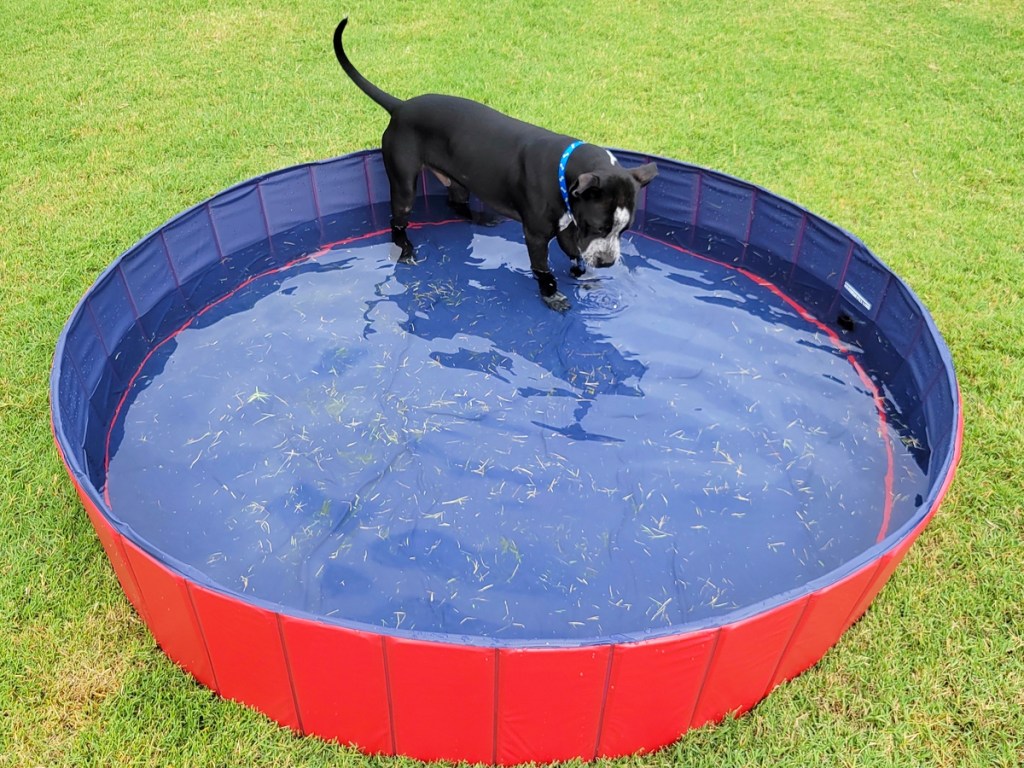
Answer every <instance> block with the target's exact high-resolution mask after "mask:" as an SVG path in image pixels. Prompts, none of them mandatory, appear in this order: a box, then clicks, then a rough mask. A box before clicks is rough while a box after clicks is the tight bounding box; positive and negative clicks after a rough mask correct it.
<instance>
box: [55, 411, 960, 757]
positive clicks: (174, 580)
mask: <svg viewBox="0 0 1024 768" xmlns="http://www.w3.org/2000/svg"><path fill="white" fill-rule="evenodd" d="M962 429H963V426H962V418H961V421H960V423H959V425H958V428H957V436H956V443H955V445H956V454H955V458H954V466H955V464H956V461H957V460H958V459H959V453H960V444H961V435H962ZM69 474H71V477H72V480H73V481H74V482H75V487H76V488H77V490H78V493H79V497H80V498H81V500H82V503H83V504H84V505H85V508H86V511H87V512H88V515H89V519H90V521H91V522H92V524H93V527H94V528H95V530H96V533H97V535H98V537H99V539H100V542H101V543H102V545H103V548H104V550H105V551H106V553H107V557H108V558H109V560H110V563H111V565H112V566H113V568H114V572H115V573H116V574H117V578H118V580H119V581H120V583H121V586H122V588H123V589H124V593H125V595H126V596H127V597H128V599H129V601H130V602H131V603H132V605H133V606H134V607H135V609H136V610H137V611H138V613H139V615H140V616H141V617H142V618H143V620H144V621H145V622H146V624H147V625H148V626H149V628H150V631H151V632H152V633H153V636H154V638H155V639H156V641H157V643H158V644H159V645H160V647H161V648H162V649H163V650H164V652H165V653H166V654H167V656H168V657H170V658H171V659H172V660H173V661H175V662H176V663H177V664H179V665H180V666H181V667H183V668H184V669H185V670H187V671H188V672H189V673H190V674H192V675H193V676H194V677H195V678H196V679H197V680H198V681H199V682H201V683H202V684H203V685H206V686H208V687H209V688H211V689H213V690H214V691H216V692H217V693H218V694H220V695H221V696H223V697H225V698H228V699H232V700H235V701H239V702H241V703H243V704H246V705H248V706H251V707H254V708H256V709H257V710H259V711H261V712H263V713H264V714H266V715H267V716H269V717H270V718H272V719H273V720H275V721H277V722H278V723H280V724H282V725H285V726H287V727H289V728H292V729H294V730H296V731H299V732H302V733H306V734H313V735H316V736H319V737H321V738H324V739H329V740H336V741H338V742H341V743H343V744H351V745H354V746H356V747H358V748H359V749H360V750H362V751H364V752H369V753H380V754H387V755H395V754H397V755H407V756H411V757H416V758H419V759H421V760H433V759H447V760H465V761H468V762H474V763H496V764H502V765H511V764H516V763H522V762H528V761H532V762H550V761H556V760H569V759H573V758H582V759H584V760H590V759H594V758H596V757H615V756H620V755H627V754H632V753H635V752H641V751H651V750H653V749H657V748H658V747H661V746H664V745H666V744H669V743H671V742H673V741H675V740H676V739H677V738H678V737H679V736H680V735H682V734H683V733H684V732H686V731H687V730H689V729H691V728H697V727H700V726H702V725H705V724H708V723H714V722H718V721H720V720H721V719H722V718H724V717H725V716H727V715H729V714H741V713H743V712H746V711H747V710H749V709H750V708H751V707H753V706H754V705H755V704H757V703H758V702H759V701H760V700H761V699H763V698H764V697H765V696H767V695H768V693H770V692H771V691H772V689H774V688H775V687H776V686H777V685H779V684H780V683H782V682H784V681H786V680H788V679H790V678H792V677H794V676H796V675H798V674H799V673H800V672H802V671H804V670H805V669H807V668H808V667H810V666H812V665H813V664H815V663H816V662H817V661H818V660H819V659H820V658H821V657H822V655H823V654H824V653H825V652H826V651H827V650H828V649H829V648H830V647H831V646H832V645H834V644H835V642H836V641H837V640H838V639H839V637H840V636H841V635H842V633H843V632H845V631H846V630H847V629H848V628H849V627H850V625H851V624H853V623H854V622H855V621H856V620H857V619H859V618H860V617H861V615H862V614H863V613H864V611H865V610H867V607H868V605H869V604H870V603H871V601H872V599H874V597H875V595H876V594H877V593H878V592H879V590H881V588H882V587H883V586H884V585H885V583H886V581H888V579H889V577H890V576H891V575H892V573H893V571H894V570H895V569H896V566H897V565H898V564H899V563H900V561H901V560H902V559H903V556H904V555H905V554H906V552H907V550H908V549H909V548H910V545H911V543H912V542H913V541H914V539H916V538H917V536H918V534H919V533H920V532H921V530H923V529H924V527H925V526H926V525H927V524H928V522H929V521H930V519H931V517H932V516H933V515H934V514H935V510H936V509H937V508H938V504H936V506H935V508H933V510H932V512H931V514H929V516H928V517H926V518H925V519H924V520H922V521H921V523H920V524H918V526H917V527H916V528H915V529H914V530H913V531H912V532H911V533H910V534H909V535H907V536H906V537H904V538H903V539H902V540H901V541H900V543H899V544H898V545H897V546H896V547H895V548H893V549H892V550H890V551H889V552H887V553H886V554H884V555H883V556H882V557H881V558H879V559H878V560H876V561H873V562H871V563H869V564H868V565H866V566H864V567H862V568H861V569H860V570H857V571H855V572H854V573H852V574H850V575H849V576H847V577H846V578H844V579H842V580H841V581H839V582H837V583H835V584H833V585H831V586H828V587H826V588H824V589H821V590H818V591H816V592H813V593H811V594H808V595H805V596H802V597H800V598H798V599H796V600H793V601H791V602H789V603H785V604H783V605H781V606H778V607H776V608H774V609H772V610H769V611H767V612H765V613H762V614H759V615H757V616H754V617H752V618H749V619H746V620H743V621H737V622H735V623H731V624H726V625H724V626H721V627H717V628H714V629H706V630H701V631H696V632H690V633H684V634H679V635H676V636H671V637H664V638H658V639H653V640H646V641H640V642H629V643H613V644H603V645H591V646H578V647H572V648H550V647H536V648H530V647H528V648H505V647H498V648H490V647H481V646H470V645H457V644H451V643H441V642H424V641H419V640H410V639H404V638H399V637H395V636H390V635H382V634H377V633H374V632H369V631H357V630H353V629H348V628H344V627H340V626H336V625H332V624H327V623H321V622H315V621H309V620H305V619H300V618H296V617H293V616H287V615H284V614H280V613H277V612H274V611H270V610H266V609H262V608H259V607H256V606H254V605H251V604H249V603H245V602H243V601H241V600H238V599H236V598H234V597H231V596H229V595H226V594H223V593H219V592H215V591H212V590H210V589H207V588H204V587H201V586H199V585H197V584H194V583H192V582H190V581H189V580H187V579H185V578H184V577H182V576H181V575H179V574H176V573H174V572H173V571H172V570H170V569H169V568H167V567H166V566H164V565H162V564H161V563H159V562H157V561H156V560H155V559H154V558H153V557H151V556H150V555H148V554H146V553H145V552H143V551H142V550H141V549H139V548H138V547H136V546H135V545H134V544H132V543H131V542H130V541H129V540H128V539H127V538H126V537H124V536H122V535H121V534H120V533H119V532H118V531H117V530H116V529H115V528H114V527H113V526H112V525H111V524H110V523H109V522H108V521H107V519H106V518H105V517H104V516H103V515H102V514H101V513H100V512H99V510H98V509H97V507H96V504H95V503H94V502H93V500H92V499H91V498H90V496H89V495H88V494H87V493H86V492H85V491H84V489H83V488H82V487H81V486H80V485H79V483H78V481H77V479H76V478H75V477H74V475H73V474H72V473H71V472H70V470H69ZM951 479H952V471H950V472H949V474H948V476H947V479H946V481H945V484H944V486H943V488H942V491H941V494H940V496H939V501H941V499H942V497H943V496H944V495H945V492H946V490H947V488H948V485H949V482H950V480H951Z"/></svg>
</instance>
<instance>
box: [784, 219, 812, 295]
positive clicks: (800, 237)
mask: <svg viewBox="0 0 1024 768" xmlns="http://www.w3.org/2000/svg"><path fill="white" fill-rule="evenodd" d="M807 221H808V219H807V211H804V212H803V213H802V214H800V229H799V230H798V231H797V233H796V240H795V241H794V243H793V266H791V267H790V268H789V277H788V278H786V284H787V286H788V285H789V284H790V283H792V282H793V276H794V275H795V274H796V265H797V264H798V263H799V262H800V249H801V248H803V246H804V234H805V233H806V232H807Z"/></svg>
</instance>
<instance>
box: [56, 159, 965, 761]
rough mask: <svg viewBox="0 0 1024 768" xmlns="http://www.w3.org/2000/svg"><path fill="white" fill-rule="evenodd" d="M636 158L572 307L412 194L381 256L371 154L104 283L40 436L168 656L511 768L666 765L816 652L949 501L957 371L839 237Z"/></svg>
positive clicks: (374, 728)
mask: <svg viewBox="0 0 1024 768" xmlns="http://www.w3.org/2000/svg"><path fill="white" fill-rule="evenodd" d="M619 158H620V160H621V161H622V162H623V164H625V165H633V164H640V163H643V162H647V161H649V160H650V159H651V158H648V157H645V156H640V155H637V154H633V153H628V152H621V153H619ZM656 162H657V163H658V166H659V171H660V174H659V176H658V178H657V179H655V181H654V182H652V183H651V185H650V186H649V187H647V188H646V190H644V193H643V196H642V198H641V200H640V201H639V206H638V209H637V215H636V222H635V225H634V228H633V230H631V231H630V232H628V233H626V235H625V236H624V238H623V259H622V262H621V263H620V264H619V265H617V266H615V267H612V268H610V269H607V270H602V271H600V272H597V273H594V272H591V273H588V274H587V275H585V276H584V277H583V278H582V279H580V280H573V279H571V278H570V277H569V276H568V266H569V263H568V261H567V260H566V259H564V258H563V257H562V256H561V255H560V254H558V252H557V246H554V245H553V246H552V250H553V253H552V263H553V265H555V268H556V270H557V271H558V273H559V277H560V283H561V287H562V290H563V291H564V292H565V293H566V294H567V295H569V298H570V300H571V301H572V303H573V305H574V306H573V309H572V310H571V311H570V312H568V313H566V314H559V313H556V312H553V311H551V310H549V309H548V308H547V307H545V306H544V304H543V303H542V302H541V301H540V299H539V297H538V296H537V289H536V284H535V282H534V280H533V278H532V277H531V275H530V273H529V261H528V259H527V256H526V251H525V247H524V246H523V244H522V231H521V228H520V227H519V225H518V224H517V223H515V222H511V221H505V220H496V221H495V220H492V221H490V222H489V226H484V225H482V224H479V223H471V222H468V221H464V220H460V219H455V218H453V216H452V214H451V212H450V211H449V209H448V207H447V205H446V200H445V198H444V190H443V188H442V187H440V185H438V184H436V182H434V181H433V180H432V178H430V177H427V176H424V178H423V189H422V192H423V194H422V195H421V199H420V201H419V202H418V208H417V210H416V211H415V212H414V217H413V219H414V222H415V224H414V225H413V232H412V234H413V235H414V238H413V239H414V242H415V243H416V244H417V246H418V257H419V259H420V263H419V264H417V265H415V266H411V265H406V264H396V263H394V262H393V261H392V258H391V249H390V247H389V245H390V244H389V233H388V227H387V225H388V207H387V194H388V193H387V190H388V185H387V182H386V179H385V176H384V172H383V168H382V165H381V162H380V156H379V154H377V153H376V152H363V153H358V154H354V155H348V156H345V157H341V158H337V159H334V160H330V161H325V162H321V163H314V164H310V165H304V166H300V167H295V168H289V169H286V170H282V171H279V172H276V173H272V174H269V175H266V176H263V177H261V178H258V179H254V180H251V181H248V182H245V183H242V184H240V185H238V186H236V187H233V188H231V189H229V190H227V191H225V192H222V193H220V194H218V195H216V196H214V197H213V198H211V199H210V200H208V201H206V202H204V203H202V204H200V205H198V206H196V207H194V208H192V209H190V210H188V211H186V212H184V213H183V214H181V215H180V216H177V217H175V218H174V219H172V220H171V221H169V222H167V223H166V224H165V225H163V226H162V227H160V228H159V229H157V230H155V231H154V232H153V233H151V234H150V235H148V236H147V237H145V238H144V239H143V240H141V241H140V242H139V243H138V244H137V245H135V246H133V247H132V248H131V249H129V250H128V251H127V252H125V253H124V254H122V255H121V256H120V257H119V258H118V259H116V260H115V261H114V263H113V264H112V265H111V267H110V268H109V269H107V270H106V271H105V272H104V273H103V275H102V276H101V277H100V278H99V279H98V280H97V282H96V284H95V285H94V286H93V287H92V288H91V289H90V290H89V292H88V293H87V294H86V296H85V297H84V298H83V299H82V301H81V302H80V303H79V305H78V306H77V307H76V309H75V310H74V312H73V314H72V316H71V318H70V320H69V321H68V324H67V326H66V328H65V330H64V332H63V334H62V335H61V338H60V340H59V343H58V346H57V350H56V355H55V360H54V366H53V373H52V381H51V397H52V419H53V426H54V433H55V437H56V441H57V445H58V447H59V449H60V453H61V455H62V457H63V459H64V462H65V464H66V466H67V470H68V473H69V474H70V476H71V478H72V480H73V482H74V483H75V486H76V488H77V489H78V492H79V495H80V496H81V499H82V502H83V503H84V505H85V508H86V510H87V512H88V514H89V517H90V519H91V521H92V524H93V526H94V527H95V529H96V532H97V533H98V535H99V538H100V540H101V542H102V543H103V546H104V549H105V550H106V553H107V555H108V557H109V558H110V562H111V564H112V565H113V568H114V570H115V572H116V573H117V576H118V579H119V580H120V583H121V586H122V587H123V588H124V591H125V594H126V595H127V596H128V599H129V600H130V601H131V603H132V604H133V605H134V606H135V608H136V609H137V610H138V612H139V614H140V615H141V616H142V617H143V619H144V620H145V622H146V623H147V625H148V626H149V628H150V629H151V631H152V633H153V635H154V637H155V638H156V640H157V642H158V643H159V644H160V646H161V647H162V648H163V649H164V651H165V652H166V653H167V655H168V656H169V657H170V658H171V659H173V660H174V661H175V662H177V663H178V664H180V665H181V666H182V667H184V668H185V669H186V670H188V671H189V672H190V673H191V674H192V675H194V676H195V678H196V679H198V680H199V681H200V682H202V683H203V684H205V685H207V686H209V687H210V688H212V689H213V690H215V691H217V692H218V693H220V694H221V695H223V696H225V697H228V698H231V699H235V700H238V701H241V702H244V703H246V704H249V705H251V706H253V707H256V708H257V709H259V710H261V711H263V712H264V713H266V714H267V715H268V716H270V717H271V718H273V719H274V720H276V721H278V722H280V723H283V724H285V725H287V726H289V727H292V728H294V729H296V730H299V731H302V732H304V733H311V734H317V735H319V736H322V737H324V738H328V739H337V740H339V741H341V742H344V743H352V744H355V745H357V746H358V747H359V748H360V749H363V750H365V751H368V752H380V753H389V754H392V753H394V754H404V755H411V756H415V757H418V758H422V759H432V758H449V759H455V760H468V761H473V762H495V763H503V764H508V763H517V762H522V761H531V760H532V761H551V760H559V759H567V758H573V757H582V758H585V759H590V758H594V757H595V756H600V755H607V756H611V755H621V754H626V753H631V752H634V751H638V750H649V749H654V748H656V747H658V746H661V745H664V744H666V743H669V742H671V741H673V740H675V739H676V738H677V737H678V736H679V735H680V734H682V733H683V732H685V731H686V730H687V729H689V728H694V727H698V726H700V725H702V724H705V723H709V722H715V721H717V720H720V719H721V718H722V717H724V716H725V715H727V714H729V713H739V712H743V711H745V710H747V709H749V708H750V707H752V706H753V705H754V704H756V703H757V702H758V701H760V700H761V699H762V698H763V697H764V696H766V695H767V694H768V693H769V692H770V691H771V690H772V689H773V688H774V687H775V686H776V685H778V684H779V683H781V682H782V681H784V680H787V679H789V678H791V677H793V676H795V675H797V674H798V673H800V672H801V671H802V670H804V669H806V668H807V667H808V666H810V665H812V664H814V663H815V662H816V661H817V660H818V659H819V658H821V656H822V654H824V653H825V651H826V650H827V649H828V648H829V647H831V646H832V645H833V644H834V643H835V642H836V641H837V639H838V638H839V636H840V635H841V634H842V633H843V632H844V631H845V630H846V628H847V627H849V626H850V625H851V624H852V623H853V622H854V621H856V620H857V619H858V618H859V617H860V616H861V614H863V612H864V611H865V610H866V608H867V606H868V604H869V603H870V602H871V600H872V599H873V598H874V596H875V595H876V594H877V593H878V591H879V590H880V589H881V588H882V586H883V585H884V584H885V582H886V581H887V579H888V578H889V576H890V575H891V574H892V572H893V570H894V569H895V568H896V566H897V564H898V563H899V562H900V560H901V558H902V557H903V555H904V554H905V552H906V551H907V548H908V547H909V546H910V544H911V542H912V541H913V540H914V538H915V537H916V536H917V535H918V533H919V532H920V531H921V529H922V528H923V527H924V525H925V524H926V523H927V522H928V520H929V519H930V518H931V516H932V515H933V514H934V513H935V511H936V508H937V506H938V504H939V502H940V500H941V499H942V496H943V494H944V493H945V491H946V489H947V487H948V486H949V483H950V481H951V479H952V476H953V471H954V468H955V465H956V462H957V458H958V455H959V449H960V441H961V434H962V421H961V407H960V402H959V395H958V389H957V385H956V380H955V378H954V373H953V368H952V364H951V360H950V355H949V352H948V350H947V349H946V346H945V344H944V343H943V341H942V339H941V338H940V336H939V333H938V332H937V330H936V328H935V325H934V323H933V322H932V320H931V318H930V317H929V315H928V313H927V312H926V310H925V309H924V307H923V306H922V305H921V303H920V301H918V299H917V298H916V297H915V296H914V295H913V293H912V292H911V291H910V290H909V289H908V288H907V286H906V285H904V283H903V282H902V281H901V280H900V279H899V278H897V277H896V276H895V275H893V274H892V273H891V272H890V271H889V270H888V269H887V268H886V267H885V266H884V265H882V264H881V263H880V262H879V260H878V259H877V258H875V257H874V256H873V255H872V254H871V253H870V251H869V250H868V249H867V248H866V247H865V246H864V245H863V244H862V243H861V242H860V241H859V240H857V239H856V238H855V237H853V236H851V235H849V234H848V233H846V232H844V231H842V230H841V229H839V228H837V227H835V226H833V225H832V224H829V223H828V222H826V221H823V220H822V219H820V218H819V217H817V216H815V215H813V214H811V213H809V212H808V211H806V210H803V209H802V208H800V207H798V206H796V205H794V204H792V203H790V202H787V201H785V200H782V199H780V198H778V197H776V196H775V195H773V194H771V193H769V192H767V191H765V190H763V189H761V188H759V187H756V186H754V185H751V184H748V183H746V182H743V181H739V180H736V179H733V178H730V177H727V176H724V175H722V174H719V173H716V172H713V171H709V170H705V169H701V168H697V167H693V166H689V165H685V164H682V163H678V162H675V161H671V160H663V159H656Z"/></svg>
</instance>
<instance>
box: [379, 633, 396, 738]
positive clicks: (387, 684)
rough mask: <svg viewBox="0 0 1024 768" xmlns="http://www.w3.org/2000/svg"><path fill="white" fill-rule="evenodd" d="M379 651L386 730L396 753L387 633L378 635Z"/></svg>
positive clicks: (393, 704)
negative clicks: (386, 706)
mask: <svg viewBox="0 0 1024 768" xmlns="http://www.w3.org/2000/svg"><path fill="white" fill-rule="evenodd" d="M380 651H381V654H382V655H383V658H384V693H385V694H386V695H387V700H388V731H389V732H390V736H391V754H392V755H397V754H398V735H397V734H396V733H395V702H394V699H393V698H392V696H391V665H390V664H389V663H388V640H387V635H381V636H380Z"/></svg>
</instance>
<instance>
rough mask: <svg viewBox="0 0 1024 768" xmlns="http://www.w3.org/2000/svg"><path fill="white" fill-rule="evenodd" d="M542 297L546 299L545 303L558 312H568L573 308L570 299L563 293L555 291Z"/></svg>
mask: <svg viewBox="0 0 1024 768" xmlns="http://www.w3.org/2000/svg"><path fill="white" fill-rule="evenodd" d="M541 298H542V299H544V303H545V304H547V305H548V306H549V307H551V309H553V310H555V311H556V312H568V311H569V310H570V309H572V304H570V303H569V300H568V299H567V298H565V296H564V295H563V294H561V293H558V292H555V293H553V294H551V295H550V296H541Z"/></svg>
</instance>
